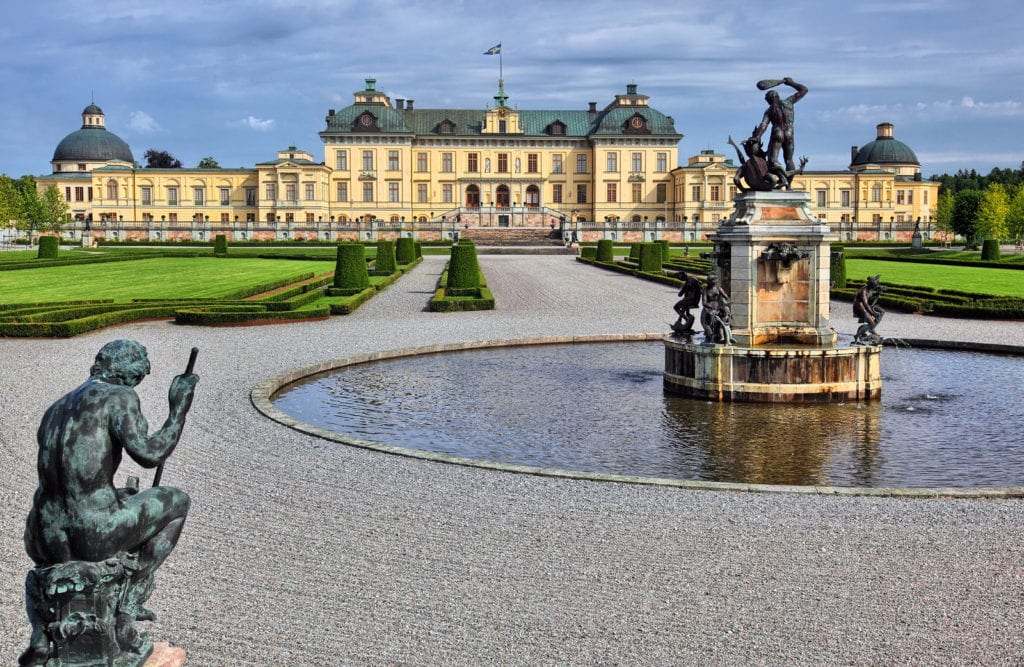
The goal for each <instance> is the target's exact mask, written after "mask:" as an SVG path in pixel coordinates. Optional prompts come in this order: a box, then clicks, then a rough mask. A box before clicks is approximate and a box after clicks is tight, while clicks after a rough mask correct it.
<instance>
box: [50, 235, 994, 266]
mask: <svg viewBox="0 0 1024 667" xmlns="http://www.w3.org/2000/svg"><path fill="white" fill-rule="evenodd" d="M42 242H43V240H42V239H39V244H40V245H39V250H40V252H42V249H43V246H42ZM981 260H982V261H983V262H998V261H999V239H985V240H984V241H982V243H981Z"/></svg>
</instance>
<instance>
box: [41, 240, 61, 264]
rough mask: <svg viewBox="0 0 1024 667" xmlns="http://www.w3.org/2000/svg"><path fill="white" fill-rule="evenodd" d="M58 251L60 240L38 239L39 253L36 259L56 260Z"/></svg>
mask: <svg viewBox="0 0 1024 667" xmlns="http://www.w3.org/2000/svg"><path fill="white" fill-rule="evenodd" d="M59 249H60V239H59V238H58V237H56V236H40V237H39V253H38V254H37V255H36V258H37V259H56V258H57V251H58V250H59Z"/></svg>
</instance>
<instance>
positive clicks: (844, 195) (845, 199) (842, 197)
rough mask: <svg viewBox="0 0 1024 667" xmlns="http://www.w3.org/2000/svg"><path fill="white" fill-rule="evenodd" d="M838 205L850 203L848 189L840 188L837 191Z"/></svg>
mask: <svg viewBox="0 0 1024 667" xmlns="http://www.w3.org/2000/svg"><path fill="white" fill-rule="evenodd" d="M839 205H840V206H849V205H850V191H849V190H840V191H839Z"/></svg>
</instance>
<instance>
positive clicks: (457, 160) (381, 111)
mask: <svg viewBox="0 0 1024 667" xmlns="http://www.w3.org/2000/svg"><path fill="white" fill-rule="evenodd" d="M82 121H83V122H82V127H81V129H79V130H77V131H76V132H73V133H71V134H69V135H68V136H67V137H65V138H64V139H63V140H62V141H61V142H60V144H58V146H57V148H56V150H55V151H54V155H53V159H52V160H51V166H52V173H51V174H50V175H48V176H41V177H38V178H37V182H38V184H39V187H40V188H45V187H47V186H49V185H55V186H56V187H57V188H58V190H59V191H60V192H61V193H62V194H63V195H64V198H65V199H66V200H67V202H68V205H69V209H70V211H71V217H72V221H71V223H70V225H69V228H68V231H67V232H66V234H68V235H70V236H72V237H75V238H80V237H82V235H83V234H85V235H89V236H91V237H92V238H95V237H97V236H102V237H107V238H117V239H121V240H124V239H139V240H156V241H159V240H176V239H196V240H209V239H210V238H212V236H213V235H214V234H220V233H223V234H226V235H227V236H228V237H229V239H235V240H286V239H296V240H298V239H310V240H312V239H319V240H341V239H357V238H358V239H373V238H382V237H395V236H398V235H411V236H414V237H418V238H423V239H424V240H428V239H436V238H439V237H442V236H444V237H448V236H451V235H452V232H453V231H454V230H455V228H456V226H461V227H463V228H466V229H488V228H493V229H495V230H500V229H502V228H527V229H537V230H550V229H553V228H559V229H561V230H562V231H563V232H564V233H565V234H568V233H569V230H570V229H572V230H576V231H578V232H579V234H580V236H581V237H582V238H583V240H593V239H597V238H613V239H617V240H622V241H632V240H641V239H650V238H668V239H669V240H673V241H690V240H699V239H702V238H703V237H705V236H706V235H707V234H708V233H710V232H712V231H714V228H715V227H716V226H717V224H718V222H719V221H721V220H722V219H723V218H725V217H728V215H729V213H730V212H731V209H732V203H731V200H732V197H733V196H734V195H735V194H736V190H737V188H736V185H735V183H734V180H733V177H734V175H735V172H736V168H737V164H736V163H734V162H733V160H732V159H731V158H729V157H727V156H725V155H722V154H719V153H716V152H715V151H702V152H701V153H700V154H699V155H696V156H693V157H690V158H689V159H688V160H687V164H686V165H683V166H679V155H678V145H679V142H680V140H681V139H682V136H683V135H682V134H681V133H679V132H678V131H677V130H676V127H675V121H674V119H673V118H672V117H671V116H667V115H665V114H664V113H662V112H661V111H659V110H657V109H655V108H654V107H652V106H651V105H650V100H649V97H648V96H646V95H643V94H641V93H639V92H638V90H637V86H636V85H635V84H629V85H627V86H626V90H625V92H624V93H621V94H616V95H614V96H613V99H612V100H611V101H610V102H609V103H607V104H606V105H605V106H603V107H600V108H599V107H598V105H597V103H596V102H590V103H588V104H587V105H586V106H585V107H584V108H579V109H562V110H541V111H536V110H519V109H517V108H515V107H513V106H510V105H509V103H508V96H507V95H506V94H505V92H504V86H503V84H502V82H500V81H499V86H498V92H497V94H496V95H495V96H494V104H493V106H492V105H488V106H487V107H486V108H483V109H444V108H440V109H437V108H423V109H421V108H417V107H416V106H415V104H414V101H413V100H408V99H394V100H392V99H391V98H390V97H389V96H388V95H387V94H385V93H383V92H381V91H378V90H377V87H376V81H375V80H374V79H367V80H366V82H365V87H364V88H363V89H362V90H360V91H357V92H356V93H354V101H353V104H351V105H349V106H347V107H345V108H343V109H330V110H329V111H328V112H327V115H326V117H325V126H324V127H323V129H322V130H321V131H320V133H319V136H320V139H321V141H322V142H323V153H322V156H323V157H322V159H320V160H317V158H316V157H314V155H313V154H312V153H310V152H307V151H305V150H301V149H299V148H297V147H294V146H292V147H288V148H286V149H284V150H282V151H279V152H278V154H277V156H276V158H275V159H273V160H269V161H267V162H261V163H259V164H256V165H254V167H253V168H251V169H248V168H246V169H221V168H214V169H198V168H194V169H149V168H140V167H138V166H137V165H136V163H135V161H134V157H133V155H132V153H131V150H130V148H129V147H128V145H127V144H126V143H125V142H123V141H122V140H121V139H120V138H119V137H117V136H116V135H115V134H113V133H112V132H110V131H108V130H107V129H106V126H105V117H104V114H103V112H102V110H101V109H100V108H99V107H98V106H96V105H95V104H90V105H89V106H88V107H86V109H85V110H84V111H83V112H82ZM938 187H939V186H938V184H937V183H933V182H929V181H924V180H922V179H921V172H920V163H919V162H918V161H917V157H916V155H914V153H913V151H912V150H911V149H910V148H909V147H907V146H906V144H903V143H902V142H900V141H898V140H896V139H895V137H894V136H893V126H892V125H891V124H888V123H882V124H880V125H879V126H878V135H877V137H876V139H875V140H874V141H872V142H870V143H869V144H867V145H865V146H864V147H863V148H859V149H858V148H857V147H854V149H853V151H852V152H851V164H850V168H849V169H848V170H846V171H834V172H806V173H804V174H802V175H800V176H798V177H796V178H795V179H794V189H802V190H806V191H808V192H809V193H810V194H811V197H812V204H813V210H814V212H815V214H816V215H818V216H819V217H820V218H822V219H825V220H827V221H828V222H829V223H830V224H831V225H832V226H833V228H834V229H835V230H836V231H837V232H838V233H840V235H841V237H842V238H849V239H853V238H865V239H886V238H902V237H903V236H906V237H907V238H909V234H910V233H911V232H912V230H913V226H914V223H916V222H920V223H921V229H922V232H924V233H926V234H927V233H928V232H929V231H930V223H931V218H932V207H933V206H934V204H935V202H936V200H937V195H938Z"/></svg>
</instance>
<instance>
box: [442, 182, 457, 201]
mask: <svg viewBox="0 0 1024 667" xmlns="http://www.w3.org/2000/svg"><path fill="white" fill-rule="evenodd" d="M441 201H443V202H444V203H445V204H450V203H452V202H453V201H455V200H454V199H453V198H452V184H451V183H443V184H442V185H441Z"/></svg>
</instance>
